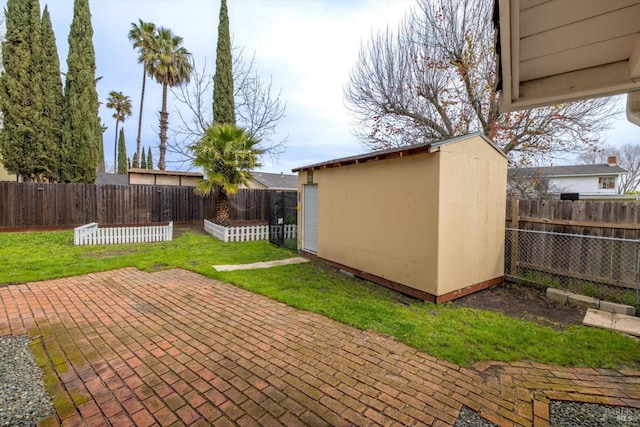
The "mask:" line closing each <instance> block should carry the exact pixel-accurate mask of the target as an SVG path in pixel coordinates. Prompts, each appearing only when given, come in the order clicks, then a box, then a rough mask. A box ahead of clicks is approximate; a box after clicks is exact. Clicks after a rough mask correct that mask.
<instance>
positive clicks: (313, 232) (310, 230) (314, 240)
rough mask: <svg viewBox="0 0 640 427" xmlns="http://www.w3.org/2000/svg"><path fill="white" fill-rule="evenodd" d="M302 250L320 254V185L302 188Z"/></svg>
mask: <svg viewBox="0 0 640 427" xmlns="http://www.w3.org/2000/svg"><path fill="white" fill-rule="evenodd" d="M302 198H303V200H302V227H303V229H302V249H303V250H305V251H307V252H311V253H314V254H315V253H318V185H317V184H316V185H305V186H303V187H302Z"/></svg>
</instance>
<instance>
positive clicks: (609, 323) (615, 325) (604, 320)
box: [582, 308, 640, 337]
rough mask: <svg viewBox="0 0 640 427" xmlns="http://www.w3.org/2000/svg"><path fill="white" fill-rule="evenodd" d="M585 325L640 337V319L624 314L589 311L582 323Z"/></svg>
mask: <svg viewBox="0 0 640 427" xmlns="http://www.w3.org/2000/svg"><path fill="white" fill-rule="evenodd" d="M582 324H583V325H586V326H595V327H597V328H604V329H613V330H615V331H619V332H622V333H625V334H629V335H633V336H636V337H640V318H637V317H633V316H627V315H624V314H617V313H609V312H608V311H602V310H594V309H592V308H590V309H588V310H587V314H586V315H585V316H584V320H583V321H582Z"/></svg>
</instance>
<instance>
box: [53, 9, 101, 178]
mask: <svg viewBox="0 0 640 427" xmlns="http://www.w3.org/2000/svg"><path fill="white" fill-rule="evenodd" d="M92 39H93V28H92V26H91V12H90V11H89V1H88V0H75V1H74V5H73V21H72V22H71V29H70V31H69V53H68V55H67V78H66V81H65V89H64V114H63V132H62V150H61V151H62V163H61V180H62V181H64V182H84V183H93V182H94V181H95V179H96V170H97V168H98V164H99V159H98V157H99V153H100V152H101V150H100V146H99V144H102V128H101V123H100V118H99V116H98V107H99V103H98V92H97V90H96V82H97V80H96V76H95V74H96V58H95V51H94V48H93V40H92Z"/></svg>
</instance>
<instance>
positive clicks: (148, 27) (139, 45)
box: [129, 19, 156, 168]
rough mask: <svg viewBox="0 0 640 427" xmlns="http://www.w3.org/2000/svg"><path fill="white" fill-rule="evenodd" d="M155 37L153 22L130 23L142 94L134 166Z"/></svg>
mask: <svg viewBox="0 0 640 427" xmlns="http://www.w3.org/2000/svg"><path fill="white" fill-rule="evenodd" d="M155 37H156V25H155V24H154V23H153V22H144V21H143V20H142V19H138V24H136V23H133V22H132V23H131V30H129V40H131V41H132V42H133V48H134V49H138V53H139V55H138V63H139V64H143V66H142V94H141V95H140V116H138V138H137V139H136V154H137V156H135V158H136V161H135V162H134V163H135V164H134V165H133V167H134V168H139V167H140V132H141V130H142V106H143V104H144V89H145V86H146V83H147V68H148V66H149V64H150V63H151V59H152V57H153V49H152V46H153V40H154V38H155Z"/></svg>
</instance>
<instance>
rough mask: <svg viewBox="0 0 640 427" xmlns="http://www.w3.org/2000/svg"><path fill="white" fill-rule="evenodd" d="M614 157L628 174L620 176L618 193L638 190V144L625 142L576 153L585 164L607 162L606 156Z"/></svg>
mask: <svg viewBox="0 0 640 427" xmlns="http://www.w3.org/2000/svg"><path fill="white" fill-rule="evenodd" d="M611 156H615V157H616V163H617V164H618V165H619V166H620V167H621V168H623V169H625V170H626V171H627V172H628V174H627V175H621V176H620V190H619V191H620V193H621V194H627V193H632V192H634V191H637V190H638V186H640V145H639V144H633V143H626V144H623V145H621V146H619V147H605V148H603V149H600V150H589V151H585V152H582V153H580V154H579V155H578V159H579V160H580V161H581V162H582V163H583V164H585V165H594V164H602V163H607V161H608V158H609V157H611Z"/></svg>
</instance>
